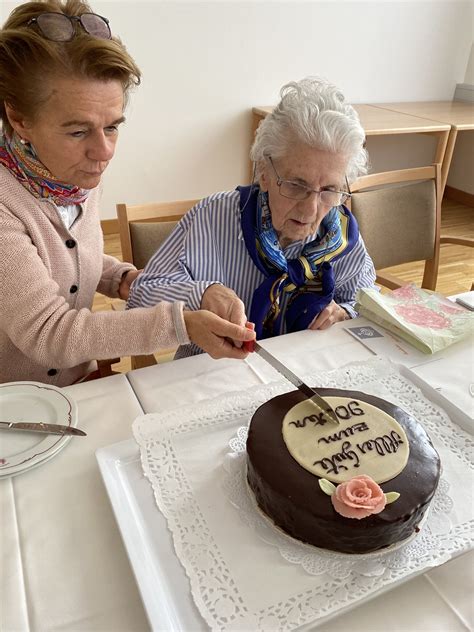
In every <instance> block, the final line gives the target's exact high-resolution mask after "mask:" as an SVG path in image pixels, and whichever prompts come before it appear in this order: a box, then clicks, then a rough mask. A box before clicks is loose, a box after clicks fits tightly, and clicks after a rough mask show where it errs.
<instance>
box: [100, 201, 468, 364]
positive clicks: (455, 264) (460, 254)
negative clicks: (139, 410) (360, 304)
mask: <svg viewBox="0 0 474 632" xmlns="http://www.w3.org/2000/svg"><path fill="white" fill-rule="evenodd" d="M441 234H443V235H457V236H459V237H470V238H472V239H474V208H471V207H469V206H464V205H463V204H459V203H458V202H453V201H452V200H447V199H445V200H444V201H443V210H442V216H441ZM104 240H105V252H106V253H107V254H109V255H113V256H114V257H117V258H118V259H121V258H122V252H121V250H120V239H119V236H118V234H117V235H106V236H105V238H104ZM387 271H389V272H391V273H392V274H394V275H396V276H398V277H400V278H402V279H403V280H405V281H406V282H407V283H410V282H413V283H417V284H418V285H419V284H420V283H421V279H422V276H423V264H422V263H409V264H404V265H401V266H395V267H393V268H387ZM473 279H474V250H473V249H471V248H466V247H464V246H453V245H451V244H443V245H442V246H441V254H440V266H439V276H438V284H437V286H436V290H437V291H438V292H441V294H445V295H449V294H459V293H460V292H467V291H468V290H470V289H471V284H472V282H473ZM113 302H114V299H110V298H107V297H106V296H102V295H101V294H96V297H95V300H94V306H93V309H94V310H103V309H112V303H113ZM170 358H171V357H170V356H168V358H166V359H170ZM114 370H118V371H128V370H130V360H129V359H127V358H126V359H124V360H122V362H120V364H117V365H115V366H114Z"/></svg>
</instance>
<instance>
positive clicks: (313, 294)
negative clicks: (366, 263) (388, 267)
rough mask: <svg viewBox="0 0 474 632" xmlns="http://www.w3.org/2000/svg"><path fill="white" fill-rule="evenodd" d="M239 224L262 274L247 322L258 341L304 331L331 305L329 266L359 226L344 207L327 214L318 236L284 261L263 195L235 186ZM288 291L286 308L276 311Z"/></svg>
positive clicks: (348, 247) (350, 244)
mask: <svg viewBox="0 0 474 632" xmlns="http://www.w3.org/2000/svg"><path fill="white" fill-rule="evenodd" d="M238 191H239V193H240V209H241V226H242V232H243V236H244V241H245V245H246V246H247V250H248V252H249V255H250V257H251V258H252V261H253V262H254V264H255V265H256V266H257V268H258V269H259V270H260V271H261V272H263V274H264V275H265V277H266V278H265V280H264V281H263V283H261V284H260V285H259V286H258V287H257V289H256V290H255V291H254V293H253V297H252V304H251V306H250V314H249V319H250V321H251V322H253V323H255V331H256V334H257V339H261V338H270V337H272V336H276V335H278V334H279V333H281V325H282V319H284V322H285V324H286V331H287V332H288V333H290V332H294V331H301V330H303V329H307V328H308V327H309V325H310V324H311V322H312V321H313V320H314V318H315V317H316V316H317V315H318V314H319V313H320V312H321V311H322V310H323V309H324V308H325V307H326V306H327V305H329V303H330V302H331V301H332V299H333V297H334V289H335V280H334V273H333V269H332V265H331V262H332V261H335V260H336V259H339V258H340V257H343V256H345V255H346V254H348V253H349V252H350V251H351V250H352V248H353V247H354V246H355V245H356V244H357V241H358V238H359V228H358V226H357V222H356V220H355V218H354V216H353V215H352V213H351V212H350V211H349V210H348V209H347V208H346V207H345V206H338V207H335V208H333V209H331V210H330V212H329V213H328V214H327V215H326V217H325V218H324V219H323V221H322V222H321V228H320V233H321V234H320V235H318V236H317V237H316V239H314V240H313V241H311V242H309V243H307V244H306V245H305V246H304V247H303V250H302V252H301V254H300V256H299V257H298V258H296V259H286V257H285V255H284V253H283V251H282V249H281V247H280V244H279V241H278V235H277V233H276V231H275V229H274V228H273V224H272V220H271V211H270V207H269V205H268V195H267V193H266V192H263V191H260V189H259V188H258V187H255V186H254V187H238ZM284 292H285V293H288V294H289V296H288V301H287V302H286V308H285V309H284V310H283V309H282V307H281V304H282V296H283V293H284Z"/></svg>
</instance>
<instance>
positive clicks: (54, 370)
mask: <svg viewBox="0 0 474 632" xmlns="http://www.w3.org/2000/svg"><path fill="white" fill-rule="evenodd" d="M57 372H58V370H57V369H49V371H48V375H50V376H51V377H53V375H56V374H57Z"/></svg>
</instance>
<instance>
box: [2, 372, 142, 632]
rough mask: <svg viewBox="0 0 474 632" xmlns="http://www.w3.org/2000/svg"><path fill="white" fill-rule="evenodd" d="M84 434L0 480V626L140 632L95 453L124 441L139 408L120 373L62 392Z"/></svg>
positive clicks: (138, 607) (136, 601)
mask: <svg viewBox="0 0 474 632" xmlns="http://www.w3.org/2000/svg"><path fill="white" fill-rule="evenodd" d="M65 390H66V392H67V393H68V394H69V395H70V396H71V397H73V398H74V399H75V400H76V401H77V403H78V408H79V426H80V427H81V428H82V429H84V430H85V432H87V437H84V438H82V437H78V438H73V439H72V440H71V441H70V442H69V443H68V445H67V446H66V447H65V448H64V449H63V450H62V451H61V452H60V453H59V454H57V455H56V456H55V457H54V458H52V459H51V460H50V461H48V462H47V463H45V464H44V465H42V466H41V467H38V468H36V469H33V470H31V471H29V472H25V473H23V474H20V475H19V476H16V477H14V478H8V479H3V480H1V481H0V516H1V536H0V541H1V549H2V550H1V555H2V557H1V563H0V566H1V573H2V581H1V605H0V630H2V632H17V631H20V630H21V631H23V630H34V631H39V630H42V631H43V630H55V631H59V630H64V631H66V630H67V631H71V630H88V631H92V630H94V631H99V630H101V631H102V630H104V631H105V630H110V631H112V630H114V631H115V630H134V631H135V630H146V629H148V623H147V619H146V616H145V612H144V609H143V605H142V602H141V599H140V595H139V593H138V590H137V586H136V583H135V580H134V577H133V574H132V571H131V568H130V564H129V561H128V558H127V555H126V552H125V549H124V547H123V543H122V540H121V537H120V532H119V529H118V526H117V523H116V521H115V518H114V515H113V512H112V509H111V507H110V503H109V499H108V496H107V493H106V490H105V488H104V485H103V482H102V478H101V475H100V472H99V470H98V467H97V461H96V458H95V450H96V449H97V448H99V447H102V446H105V445H108V444H110V443H113V442H115V441H121V440H123V439H127V438H128V437H130V436H131V431H130V428H131V425H132V422H133V420H134V419H135V417H136V416H137V415H139V414H141V413H142V409H141V407H140V404H139V402H138V400H137V399H136V397H135V395H134V394H133V391H132V389H131V388H130V385H129V383H128V381H127V378H126V377H125V376H124V375H117V376H112V377H110V378H105V379H103V380H97V381H94V382H87V383H84V384H78V385H76V386H71V387H68V388H67V389H65Z"/></svg>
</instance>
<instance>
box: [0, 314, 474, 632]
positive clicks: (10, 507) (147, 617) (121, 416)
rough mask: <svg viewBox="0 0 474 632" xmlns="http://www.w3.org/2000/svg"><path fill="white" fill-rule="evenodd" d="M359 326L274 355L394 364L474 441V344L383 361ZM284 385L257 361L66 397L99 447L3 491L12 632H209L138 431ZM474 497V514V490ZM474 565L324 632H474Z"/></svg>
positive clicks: (79, 447) (302, 365)
mask: <svg viewBox="0 0 474 632" xmlns="http://www.w3.org/2000/svg"><path fill="white" fill-rule="evenodd" d="M348 325H350V326H351V327H352V326H357V327H362V328H363V327H370V326H371V323H370V321H367V320H366V319H364V318H357V319H354V320H351V321H345V322H341V323H337V324H335V325H333V326H332V327H331V328H330V329H328V330H325V331H303V332H298V333H293V334H287V335H282V336H278V337H276V338H272V339H269V340H266V341H264V346H265V348H266V349H267V350H268V351H270V353H272V354H274V355H275V356H276V357H278V358H279V359H280V360H281V361H284V362H285V364H286V365H287V366H288V367H289V368H290V369H291V370H293V371H294V372H295V373H297V374H299V375H308V374H317V373H318V372H320V371H324V372H328V371H332V370H341V369H343V368H344V367H345V366H347V365H348V364H350V363H364V362H369V361H372V360H374V359H376V358H377V356H380V355H381V354H382V353H383V356H384V357H383V359H384V360H387V361H392V362H393V363H396V364H397V366H403V367H405V369H406V370H408V371H409V372H410V379H411V380H412V381H413V383H415V384H419V385H425V386H426V387H427V388H429V389H430V393H432V395H433V398H434V399H433V401H434V403H435V404H436V405H437V406H440V407H442V408H443V410H445V411H446V412H447V414H448V415H452V417H453V418H454V417H456V419H459V420H460V422H459V423H460V424H461V425H462V426H463V431H465V432H468V433H470V434H474V406H473V402H474V397H473V385H474V375H473V362H472V360H473V347H472V339H467V340H464V341H461V342H458V343H456V344H454V345H452V346H451V347H449V348H448V349H446V350H444V351H442V352H437V353H436V354H434V355H426V354H422V353H420V352H418V351H416V350H415V349H412V348H410V347H409V346H408V345H407V344H405V343H402V342H401V341H396V340H395V339H394V338H393V336H389V337H388V339H387V345H386V347H385V348H384V350H383V352H381V351H380V348H379V350H378V351H376V352H375V351H374V349H373V348H370V345H367V344H365V343H363V341H360V340H359V339H357V338H355V337H354V336H353V335H352V334H351V332H350V331H348ZM282 380H283V378H282V377H281V375H279V374H278V373H276V371H275V370H274V369H273V368H272V367H270V366H269V365H267V364H266V363H265V362H264V361H263V360H262V359H261V358H260V357H258V356H257V354H255V353H253V354H249V356H248V357H247V359H246V360H243V361H236V360H225V359H224V360H213V359H212V358H210V357H209V356H208V355H207V354H202V355H197V356H193V357H189V358H184V359H180V360H176V361H173V362H167V363H162V364H157V365H155V366H152V367H147V368H143V369H138V370H134V371H131V372H129V373H127V374H121V375H113V376H111V377H107V378H102V379H99V380H94V381H90V382H84V383H81V384H76V385H73V386H70V387H67V388H65V389H64V392H65V393H67V395H68V396H69V397H71V398H73V399H74V400H75V401H76V403H77V406H78V425H79V427H80V428H81V429H83V430H84V431H85V432H86V433H87V437H77V438H76V437H74V438H72V439H71V441H70V442H69V443H68V445H67V446H66V447H65V448H64V449H63V450H62V451H61V452H59V453H58V454H57V455H56V456H55V457H54V458H52V459H50V460H49V461H48V462H46V463H44V464H43V465H41V466H40V467H37V468H35V469H31V470H29V471H26V472H24V473H21V474H19V475H17V476H14V477H9V478H3V479H1V480H0V516H1V538H0V542H1V552H0V554H1V565H0V566H1V575H2V580H1V585H2V591H1V593H2V594H1V604H0V606H1V607H0V630H2V631H3V632H17V631H27V630H28V631H36V630H38V631H39V630H41V631H49V630H51V631H53V630H54V631H55V632H58V631H71V630H74V631H76V630H87V631H97V632H99V631H101V632H104V631H111V632H112V631H114V632H115V631H118V630H123V631H139V630H148V629H154V630H163V631H164V630H166V631H169V630H184V631H188V630H189V631H191V630H206V629H209V627H208V625H207V624H206V622H205V620H204V619H203V618H202V617H201V615H200V612H199V609H198V608H197V606H196V604H195V603H194V601H193V598H192V595H191V589H190V585H189V579H188V577H187V576H186V573H185V571H184V568H183V566H182V565H181V564H180V561H179V558H178V555H177V552H176V550H175V547H174V543H173V538H172V536H171V533H170V532H169V530H168V529H167V524H166V520H165V519H164V517H163V515H161V514H160V511H159V509H158V507H157V506H156V504H155V503H154V498H153V491H152V488H151V486H150V483H149V481H148V479H147V477H146V476H145V474H144V471H143V469H142V464H141V459H140V451H139V447H138V445H137V443H136V441H135V439H134V437H133V430H132V426H133V424H134V421H135V420H136V419H137V418H142V417H143V415H147V416H149V415H166V414H172V413H179V411H180V410H181V409H183V407H185V408H186V407H187V409H189V408H190V407H191V408H192V407H201V408H202V407H205V406H206V405H208V404H209V405H211V404H212V402H213V401H215V400H216V398H219V397H221V398H222V397H225V396H226V395H227V394H229V393H233V392H236V391H238V392H241V393H245V392H247V391H248V390H249V389H254V388H258V387H260V386H261V387H262V388H265V387H266V386H267V385H272V384H274V383H277V384H278V383H280V382H281V381H282ZM145 418H146V417H145ZM124 490H125V493H124ZM466 498H467V502H470V503H471V505H472V502H473V498H472V490H470V492H468V493H467V497H466ZM145 506H146V507H145ZM144 517H145V519H144ZM262 546H263V545H262ZM473 562H474V554H473V552H472V550H469V551H463V552H461V554H459V555H457V556H453V557H452V559H450V560H449V561H446V562H445V563H443V564H441V565H439V566H436V567H433V568H429V569H428V570H426V572H423V573H420V574H415V575H414V576H413V577H410V578H409V579H408V580H407V581H404V582H400V583H398V584H395V585H393V586H391V589H390V590H384V591H383V593H381V594H377V593H376V594H374V596H373V597H372V598H371V599H366V600H363V602H361V603H360V604H355V605H354V606H353V607H351V608H350V610H349V609H348V610H347V611H346V610H344V611H341V612H339V613H336V614H335V615H334V616H332V617H331V618H328V619H327V620H325V621H324V626H323V627H322V628H321V629H324V630H325V631H327V632H332V631H334V632H335V631H336V630H337V631H341V632H342V631H343V630H344V631H345V630H347V629H351V630H353V631H355V632H357V631H361V632H362V631H364V632H368V631H374V632H375V631H378V630H381V629H384V630H386V631H393V632H395V631H397V632H398V631H407V632H412V631H414V630H417V631H419V630H429V631H434V630H440V631H441V630H442V631H448V630H449V632H454V631H457V630H459V631H466V630H470V629H473V627H474V611H473V601H472V589H473V585H474V582H473V568H474V564H473ZM242 563H246V561H245V556H243V562H242ZM269 572H270V573H271V569H269ZM313 627H316V624H315V626H309V627H308V626H307V627H305V628H304V629H313ZM216 629H218V627H216Z"/></svg>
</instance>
